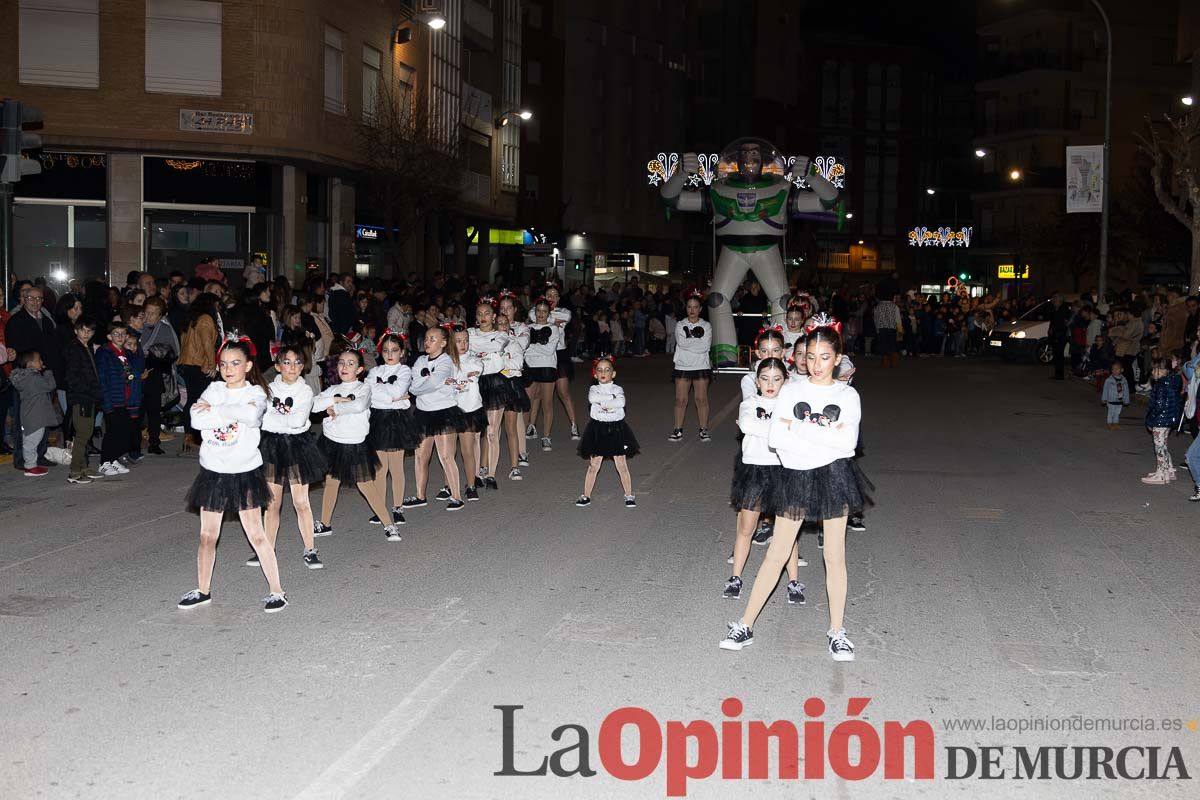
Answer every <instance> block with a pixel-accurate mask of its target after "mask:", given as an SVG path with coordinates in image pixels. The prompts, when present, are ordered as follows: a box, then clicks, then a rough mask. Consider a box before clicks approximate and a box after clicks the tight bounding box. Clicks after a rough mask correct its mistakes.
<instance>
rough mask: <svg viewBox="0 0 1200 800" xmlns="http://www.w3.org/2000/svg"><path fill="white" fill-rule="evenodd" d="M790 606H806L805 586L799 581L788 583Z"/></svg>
mask: <svg viewBox="0 0 1200 800" xmlns="http://www.w3.org/2000/svg"><path fill="white" fill-rule="evenodd" d="M787 593H788V605H789V606H802V605H804V602H805V600H804V584H803V583H800V582H799V581H788V585H787Z"/></svg>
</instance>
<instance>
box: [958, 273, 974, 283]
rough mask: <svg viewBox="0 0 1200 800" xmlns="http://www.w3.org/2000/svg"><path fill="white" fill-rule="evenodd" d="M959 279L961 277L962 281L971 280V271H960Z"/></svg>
mask: <svg viewBox="0 0 1200 800" xmlns="http://www.w3.org/2000/svg"><path fill="white" fill-rule="evenodd" d="M958 279H959V280H960V281H969V280H971V273H969V272H960V273H958Z"/></svg>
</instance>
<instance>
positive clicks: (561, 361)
mask: <svg viewBox="0 0 1200 800" xmlns="http://www.w3.org/2000/svg"><path fill="white" fill-rule="evenodd" d="M558 377H560V378H566V379H567V380H569V381H573V380H575V362H574V361H572V360H571V357H570V356H569V355H567V348H565V347H564V348H563V349H561V350H559V351H558Z"/></svg>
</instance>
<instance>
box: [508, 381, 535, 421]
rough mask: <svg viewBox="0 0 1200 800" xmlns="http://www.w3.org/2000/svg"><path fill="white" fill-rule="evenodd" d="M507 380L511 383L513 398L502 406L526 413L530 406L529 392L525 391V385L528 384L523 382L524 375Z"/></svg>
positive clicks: (509, 409)
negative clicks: (508, 403)
mask: <svg viewBox="0 0 1200 800" xmlns="http://www.w3.org/2000/svg"><path fill="white" fill-rule="evenodd" d="M508 382H509V383H510V384H512V387H513V394H514V395H515V398H514V399H513V401H512V403H511V404H510V405H507V406H505V407H504V410H505V411H516V412H518V413H520V414H528V413H529V409H530V408H531V407H532V406H530V403H529V393H528V392H526V391H525V387H526V386H528V385H529V384H527V383H526V382H525V376H524V375H521V377H519V378H509V379H508Z"/></svg>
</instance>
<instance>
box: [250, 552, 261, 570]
mask: <svg viewBox="0 0 1200 800" xmlns="http://www.w3.org/2000/svg"><path fill="white" fill-rule="evenodd" d="M246 566H247V567H259V566H262V565H261V564H259V563H258V553H253V552H252V553H250V557H249V558H247V559H246Z"/></svg>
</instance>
